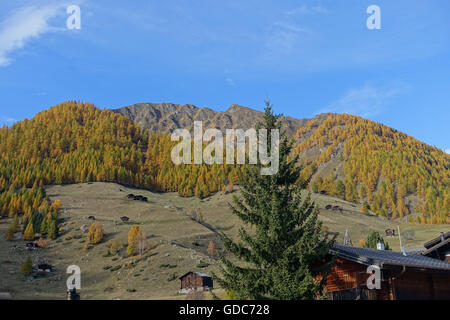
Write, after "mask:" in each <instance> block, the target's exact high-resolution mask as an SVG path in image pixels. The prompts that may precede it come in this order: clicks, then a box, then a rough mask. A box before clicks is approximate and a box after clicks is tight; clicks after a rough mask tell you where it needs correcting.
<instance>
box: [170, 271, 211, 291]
mask: <svg viewBox="0 0 450 320" xmlns="http://www.w3.org/2000/svg"><path fill="white" fill-rule="evenodd" d="M179 279H180V281H181V288H180V292H182V293H186V292H188V291H189V290H196V291H208V290H211V289H213V288H214V287H213V280H212V278H211V276H209V275H207V274H206V273H203V272H198V271H189V272H188V273H186V274H184V275H182V276H181V277H180V278H179Z"/></svg>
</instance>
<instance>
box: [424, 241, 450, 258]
mask: <svg viewBox="0 0 450 320" xmlns="http://www.w3.org/2000/svg"><path fill="white" fill-rule="evenodd" d="M449 243H450V238H448V239H447V240H445V241H442V242H438V243H437V244H436V245H434V246H432V247H430V248H428V249H427V250H425V251H423V252H422V255H424V256H426V255H428V254H430V253H431V252H433V251H434V250H437V249H439V248H441V247H444V246H446V245H448V244H449Z"/></svg>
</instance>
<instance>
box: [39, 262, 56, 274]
mask: <svg viewBox="0 0 450 320" xmlns="http://www.w3.org/2000/svg"><path fill="white" fill-rule="evenodd" d="M37 271H38V272H52V271H53V266H52V265H51V264H47V263H42V264H38V270H37Z"/></svg>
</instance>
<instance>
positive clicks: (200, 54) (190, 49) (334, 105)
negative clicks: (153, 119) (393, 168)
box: [0, 0, 450, 152]
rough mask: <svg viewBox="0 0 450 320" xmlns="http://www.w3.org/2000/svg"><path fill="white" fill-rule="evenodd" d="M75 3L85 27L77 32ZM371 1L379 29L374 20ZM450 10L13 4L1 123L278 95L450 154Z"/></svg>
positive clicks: (1, 67)
mask: <svg viewBox="0 0 450 320" xmlns="http://www.w3.org/2000/svg"><path fill="white" fill-rule="evenodd" d="M73 4H76V5H79V7H80V8H81V29H80V30H68V29H67V28H66V20H67V18H68V17H69V14H67V13H66V8H67V6H69V5H73ZM372 4H376V5H378V6H379V7H380V9H381V27H382V29H381V30H369V29H368V28H367V26H366V20H367V18H368V17H369V14H367V13H366V9H367V7H368V6H369V5H372ZM449 13H450V2H449V1H448V0H408V1H405V0H396V1H382V0H370V1H366V0H322V1H320V0H309V1H308V0H296V1H290V0H281V1H275V0H272V1H266V0H239V1H235V0H227V1H216V0H202V1H200V0H184V1H181V0H168V1H157V0H149V1H142V0H128V1H118V0H108V1H106V0H95V1H94V0H68V1H65V0H55V1H50V0H40V1H33V0H2V1H1V2H0V98H1V101H0V125H1V124H12V123H14V121H17V120H22V119H23V118H25V117H27V118H31V117H32V116H33V115H34V114H36V113H37V112H39V111H41V110H43V109H46V108H49V107H50V106H52V105H55V104H58V103H60V102H62V101H65V100H72V99H75V100H83V101H88V102H92V103H94V104H95V105H97V106H98V107H101V108H116V107H122V106H126V105H130V104H134V103H138V102H173V103H180V104H186V103H189V104H194V105H196V106H199V107H210V108H212V109H215V110H226V109H227V108H228V106H229V105H231V104H233V103H236V104H240V105H244V106H248V107H251V108H255V109H259V110H262V108H263V102H264V99H265V98H266V97H269V98H270V99H271V101H272V102H273V104H274V106H275V110H276V111H277V112H279V113H283V114H285V115H289V116H292V117H296V118H304V117H312V116H314V115H316V114H318V113H320V112H326V111H331V112H339V113H341V112H346V113H350V114H356V115H360V116H363V117H365V118H369V119H372V120H375V121H378V122H381V123H384V124H386V125H389V126H391V127H394V128H396V129H398V130H401V131H404V132H406V133H408V134H410V135H412V136H414V137H416V138H418V139H419V140H422V141H424V142H426V143H428V144H431V145H435V146H437V147H439V148H442V149H444V150H449V149H450V133H449V132H450V130H449V127H450V126H449V123H450V121H449V120H450V105H449V101H450V41H449V39H450V19H448V16H449ZM449 152H450V151H449Z"/></svg>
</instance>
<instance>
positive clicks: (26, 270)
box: [19, 256, 33, 276]
mask: <svg viewBox="0 0 450 320" xmlns="http://www.w3.org/2000/svg"><path fill="white" fill-rule="evenodd" d="M19 272H20V273H22V274H24V275H25V276H29V275H30V274H31V273H32V272H33V266H32V262H31V257H30V256H27V258H26V259H25V261H24V263H23V264H22V266H21V267H20V269H19Z"/></svg>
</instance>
